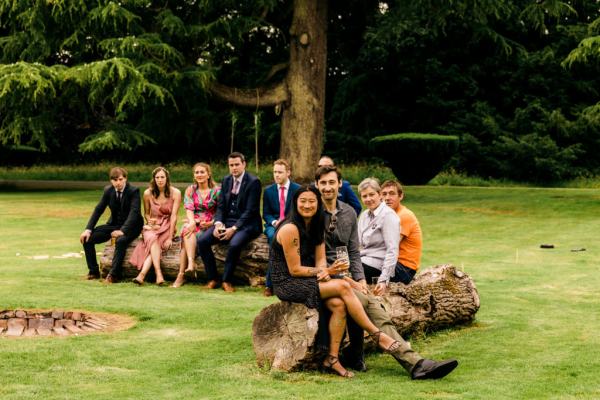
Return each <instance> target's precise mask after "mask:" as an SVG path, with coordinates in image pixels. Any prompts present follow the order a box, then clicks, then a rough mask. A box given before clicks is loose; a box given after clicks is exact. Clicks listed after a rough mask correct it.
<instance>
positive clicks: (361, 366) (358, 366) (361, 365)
mask: <svg viewBox="0 0 600 400" xmlns="http://www.w3.org/2000/svg"><path fill="white" fill-rule="evenodd" d="M346 366H347V367H348V368H350V369H353V370H355V371H358V372H367V364H365V360H364V359H360V360H355V361H354V362H350V363H348V364H347V365H346Z"/></svg>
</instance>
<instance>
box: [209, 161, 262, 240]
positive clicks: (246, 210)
mask: <svg viewBox="0 0 600 400" xmlns="http://www.w3.org/2000/svg"><path fill="white" fill-rule="evenodd" d="M232 189H233V176H231V175H227V176H226V177H225V178H223V182H221V194H220V195H219V204H218V206H217V212H216V214H215V221H221V222H223V223H225V221H227V219H228V217H229V207H230V200H231V190H232ZM260 189H261V186H260V180H259V179H258V178H257V177H256V176H254V175H252V174H249V173H248V172H247V171H246V172H245V173H244V178H243V179H242V183H241V185H240V189H239V191H238V198H237V204H238V209H239V211H240V216H239V218H238V219H237V221H236V222H235V223H234V225H235V226H236V227H237V229H238V230H250V231H253V232H254V233H256V234H258V233H260V232H261V231H262V224H261V218H260Z"/></svg>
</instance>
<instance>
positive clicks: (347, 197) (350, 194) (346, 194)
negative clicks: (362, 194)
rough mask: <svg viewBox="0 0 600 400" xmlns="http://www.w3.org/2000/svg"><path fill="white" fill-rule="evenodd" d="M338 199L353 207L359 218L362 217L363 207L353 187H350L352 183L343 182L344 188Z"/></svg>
mask: <svg viewBox="0 0 600 400" xmlns="http://www.w3.org/2000/svg"><path fill="white" fill-rule="evenodd" d="M338 199H339V200H341V201H343V202H344V203H346V204H348V205H349V206H350V207H352V208H353V209H354V211H355V212H356V216H357V217H358V216H359V215H360V212H361V210H362V206H361V205H360V201H359V200H358V197H356V195H355V194H354V191H353V190H352V186H350V182H348V181H344V180H343V181H342V187H341V188H340V191H339V192H338Z"/></svg>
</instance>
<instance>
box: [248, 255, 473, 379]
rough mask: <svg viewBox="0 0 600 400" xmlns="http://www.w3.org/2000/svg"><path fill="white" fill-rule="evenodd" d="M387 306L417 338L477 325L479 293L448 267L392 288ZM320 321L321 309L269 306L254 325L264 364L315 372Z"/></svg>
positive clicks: (404, 332)
mask: <svg viewBox="0 0 600 400" xmlns="http://www.w3.org/2000/svg"><path fill="white" fill-rule="evenodd" d="M383 303H384V304H385V307H386V309H387V310H388V311H389V312H390V314H391V316H392V321H393V322H394V324H395V325H396V329H397V330H398V332H399V333H400V334H401V335H403V336H404V335H408V334H412V335H416V334H422V333H424V332H432V331H435V330H439V329H443V328H448V327H452V326H457V325H460V324H466V323H469V322H472V321H473V320H474V318H475V314H476V313H477V310H479V294H478V293H477V289H476V287H475V283H474V282H473V280H472V279H471V278H470V277H469V276H468V275H467V274H465V273H464V272H461V271H458V270H457V269H456V268H455V267H454V266H452V265H450V264H446V265H438V266H435V267H432V268H430V269H428V270H426V271H425V272H423V273H422V274H419V275H417V277H416V278H415V279H414V280H413V282H411V283H410V284H409V285H403V284H391V289H390V291H389V293H388V295H387V296H385V297H384V299H383ZM318 317H319V316H318V312H317V310H315V309H309V308H307V307H305V306H304V305H302V304H293V303H288V302H280V303H276V304H271V305H270V306H268V307H265V308H264V309H263V310H262V311H261V312H260V313H259V314H258V316H257V317H256V318H255V319H254V323H253V325H252V341H253V346H254V352H255V354H256V360H257V362H258V365H259V366H261V367H264V366H267V367H271V368H276V369H280V370H283V371H295V370H300V369H314V368H315V367H316V366H317V365H318V360H320V358H321V357H322V356H323V355H322V354H318V352H317V351H316V347H315V339H316V338H315V335H316V332H317V324H318ZM372 347H373V348H374V346H372Z"/></svg>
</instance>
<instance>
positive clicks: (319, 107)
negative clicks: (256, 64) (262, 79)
mask: <svg viewBox="0 0 600 400" xmlns="http://www.w3.org/2000/svg"><path fill="white" fill-rule="evenodd" d="M326 77H327V1H324V0H323V1H319V0H295V1H294V11H293V17H292V25H291V27H290V59H289V66H288V72H287V74H286V77H285V79H284V81H283V82H280V83H278V84H275V85H273V86H269V87H259V88H255V89H239V88H231V87H228V86H225V85H222V84H219V83H217V82H215V83H213V84H212V85H211V88H210V91H211V93H212V94H213V95H215V97H217V98H219V99H221V100H223V101H226V102H229V103H232V104H235V105H239V106H245V107H259V106H275V105H281V106H283V107H282V108H283V111H282V114H281V141H280V149H279V153H280V156H281V157H283V158H285V159H287V160H288V161H289V162H290V164H291V167H292V170H293V171H294V180H296V181H298V182H302V183H308V182H312V181H313V180H314V171H315V167H316V165H317V163H318V161H319V157H320V155H321V151H322V149H323V135H324V130H325V81H326Z"/></svg>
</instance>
